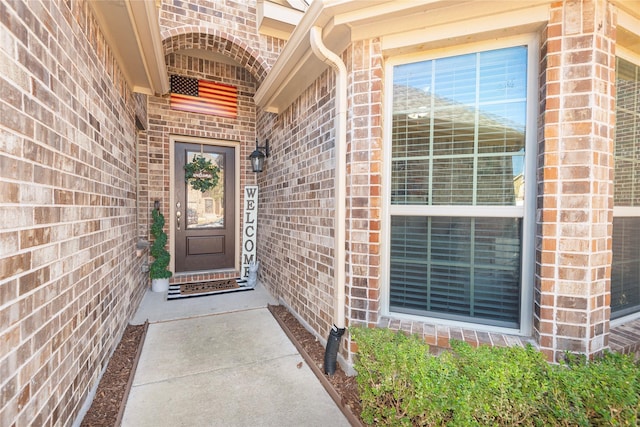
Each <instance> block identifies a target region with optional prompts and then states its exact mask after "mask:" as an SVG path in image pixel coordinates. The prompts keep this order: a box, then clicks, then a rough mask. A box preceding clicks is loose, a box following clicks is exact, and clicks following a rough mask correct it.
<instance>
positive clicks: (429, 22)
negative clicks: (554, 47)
mask: <svg viewBox="0 0 640 427" xmlns="http://www.w3.org/2000/svg"><path fill="white" fill-rule="evenodd" d="M551 2H552V0H520V1H517V2H505V1H499V0H498V1H477V0H413V1H404V0H377V1H366V2H361V1H349V0H314V2H313V3H312V4H311V6H310V7H309V9H308V10H307V12H306V13H305V15H304V16H303V17H302V20H301V21H300V23H299V24H298V26H297V27H296V29H295V30H294V32H293V33H292V34H291V37H290V39H289V41H288V42H287V45H285V48H284V50H283V51H282V53H281V54H280V57H279V58H278V60H277V61H276V63H275V64H274V66H273V68H272V69H271V71H270V72H269V74H268V75H267V78H266V79H265V80H264V82H263V83H262V85H261V86H260V87H259V88H258V91H257V92H256V95H255V98H254V99H255V101H256V104H257V105H258V106H260V107H262V108H264V109H265V110H266V111H269V112H274V113H279V112H282V111H283V110H284V109H286V108H287V107H288V106H289V105H290V104H291V102H293V101H294V100H295V99H296V98H297V97H298V96H299V95H300V93H301V92H302V91H303V90H305V89H306V88H307V87H308V86H309V85H310V84H311V83H313V81H315V80H316V79H317V78H318V77H319V76H320V75H321V74H322V73H323V72H324V71H325V70H326V69H327V68H328V67H329V65H327V64H325V63H323V62H321V61H320V60H319V59H317V58H316V57H315V55H314V54H313V53H312V51H311V46H310V41H309V31H310V29H311V28H312V27H315V26H318V27H320V28H322V29H323V32H322V34H323V41H324V43H325V45H326V46H327V47H328V48H329V49H331V50H332V51H334V52H336V53H338V54H340V53H341V52H343V51H344V49H345V48H346V47H347V46H348V45H349V44H350V43H351V42H352V41H356V40H364V39H370V38H377V37H379V38H381V41H382V48H383V52H384V54H385V56H390V55H399V54H405V53H409V52H414V51H418V50H421V49H426V48H435V47H441V46H439V44H442V43H452V42H455V43H460V42H465V41H467V42H468V40H466V37H467V36H468V35H469V34H475V35H477V34H478V33H482V32H484V33H485V36H486V37H487V38H488V37H496V36H505V35H510V34H509V32H508V31H506V32H505V28H512V30H511V32H512V33H519V34H522V33H523V32H530V31H534V30H535V29H537V28H539V26H540V24H541V22H544V21H546V20H547V19H548V7H549V4H550V3H551ZM496 17H499V18H500V19H498V20H496ZM463 22H464V25H461V24H462V23H463ZM469 23H472V24H473V25H468V24H469ZM501 26H502V27H501ZM434 29H437V31H436V30H434ZM425 40H426V41H427V42H429V43H431V45H427V44H425ZM477 40H478V39H477V38H474V41H477Z"/></svg>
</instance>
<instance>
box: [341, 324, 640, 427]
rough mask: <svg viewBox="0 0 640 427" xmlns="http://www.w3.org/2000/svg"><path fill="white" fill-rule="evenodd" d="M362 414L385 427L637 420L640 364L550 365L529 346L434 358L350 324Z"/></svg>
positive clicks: (458, 345) (457, 346) (415, 342)
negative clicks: (356, 349) (355, 347)
mask: <svg viewBox="0 0 640 427" xmlns="http://www.w3.org/2000/svg"><path fill="white" fill-rule="evenodd" d="M351 336H352V339H353V340H354V341H355V342H356V344H357V346H358V353H357V355H356V359H355V369H356V371H357V381H358V387H359V391H360V397H361V400H362V419H363V420H364V421H365V422H366V423H367V424H370V425H384V426H445V425H446V426H516V425H517V426H556V425H561V426H592V425H593V426H605V425H607V426H608V425H623V426H627V425H628V426H635V425H638V413H639V411H640V369H639V367H638V365H637V364H636V363H635V362H634V361H633V359H632V358H631V357H627V356H621V355H618V354H607V355H605V356H604V357H603V358H600V359H597V360H594V361H592V362H586V361H585V360H584V359H582V360H580V359H579V358H575V357H574V358H570V362H569V363H565V364H563V365H550V364H548V363H547V362H546V360H545V359H544V357H543V355H542V353H540V352H539V351H537V350H536V349H534V348H533V347H532V346H526V347H525V348H522V347H506V348H503V347H488V346H481V347H478V348H473V347H471V346H470V345H468V344H466V343H462V342H459V341H452V342H451V346H452V350H451V351H448V352H445V353H443V354H442V355H440V356H437V357H436V356H433V355H431V354H430V353H429V351H428V346H427V344H426V343H424V342H423V341H422V340H421V339H420V338H419V337H417V336H407V335H404V334H402V333H396V332H393V331H390V330H387V329H366V328H353V329H351Z"/></svg>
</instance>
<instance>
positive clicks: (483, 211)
mask: <svg viewBox="0 0 640 427" xmlns="http://www.w3.org/2000/svg"><path fill="white" fill-rule="evenodd" d="M389 214H390V215H403V216H425V215H428V216H459V217H469V218H475V217H478V216H491V217H495V218H522V217H523V216H524V208H523V207H522V206H473V207H469V206H457V205H437V206H426V205H415V206H412V205H410V206H406V205H405V206H397V205H391V206H389Z"/></svg>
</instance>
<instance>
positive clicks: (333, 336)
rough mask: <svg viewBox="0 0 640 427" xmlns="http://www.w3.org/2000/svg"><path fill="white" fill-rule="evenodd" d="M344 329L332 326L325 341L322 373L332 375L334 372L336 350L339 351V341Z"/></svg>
mask: <svg viewBox="0 0 640 427" xmlns="http://www.w3.org/2000/svg"><path fill="white" fill-rule="evenodd" d="M344 331H345V328H342V329H339V328H338V327H337V326H336V325H333V327H332V328H331V332H329V339H327V348H326V349H325V351H324V373H325V374H328V375H333V374H335V372H336V361H337V360H338V350H339V349H340V339H341V338H342V335H344Z"/></svg>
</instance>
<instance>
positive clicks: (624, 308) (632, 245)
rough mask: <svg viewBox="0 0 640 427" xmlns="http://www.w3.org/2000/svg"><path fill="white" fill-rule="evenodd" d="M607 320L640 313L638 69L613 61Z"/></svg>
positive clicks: (639, 83) (631, 64) (639, 112)
mask: <svg viewBox="0 0 640 427" xmlns="http://www.w3.org/2000/svg"><path fill="white" fill-rule="evenodd" d="M614 157H615V171H614V184H613V185H614V186H613V190H614V196H613V202H614V209H613V216H614V218H613V239H612V240H613V249H612V250H613V260H612V266H611V318H612V319H616V318H619V317H622V316H625V315H629V314H633V313H637V312H638V311H640V239H638V236H639V235H640V67H639V66H638V65H635V64H633V63H632V62H629V61H627V60H625V59H622V58H617V61H616V136H615V146H614Z"/></svg>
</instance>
